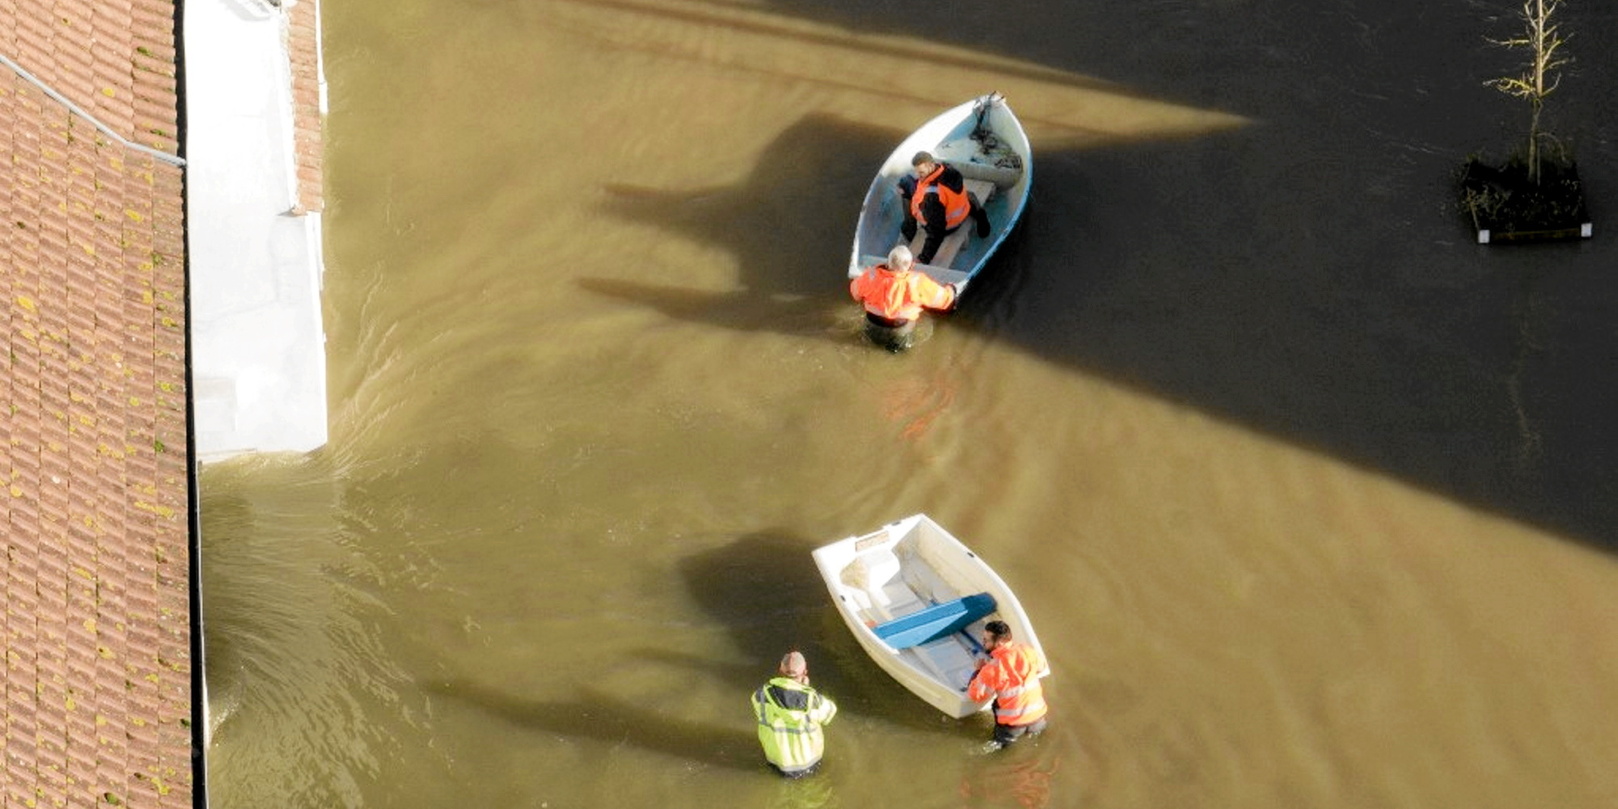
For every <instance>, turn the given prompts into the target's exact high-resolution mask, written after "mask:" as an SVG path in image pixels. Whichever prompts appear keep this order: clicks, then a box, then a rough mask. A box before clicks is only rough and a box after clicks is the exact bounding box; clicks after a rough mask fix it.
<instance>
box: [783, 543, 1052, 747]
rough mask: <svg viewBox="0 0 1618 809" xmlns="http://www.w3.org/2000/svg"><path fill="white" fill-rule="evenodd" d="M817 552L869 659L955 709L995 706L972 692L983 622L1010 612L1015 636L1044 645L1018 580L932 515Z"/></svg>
mask: <svg viewBox="0 0 1618 809" xmlns="http://www.w3.org/2000/svg"><path fill="white" fill-rule="evenodd" d="M813 556H814V560H815V566H816V567H817V568H819V570H820V575H821V577H822V578H823V579H825V581H826V587H827V588H828V589H829V590H830V591H831V595H832V601H833V602H834V603H835V604H836V606H837V611H838V613H839V614H840V615H841V616H842V618H843V622H844V623H846V624H847V625H848V628H849V631H851V632H853V633H854V637H855V639H856V640H858V641H859V644H860V646H861V647H863V648H864V649H865V651H866V653H867V654H869V655H870V656H871V659H872V660H874V661H876V663H877V665H878V666H881V667H882V669H883V670H884V671H886V672H888V674H890V675H891V676H892V677H893V678H894V679H895V680H898V681H899V683H900V684H901V685H903V686H905V687H906V688H908V689H910V691H911V692H912V693H914V694H915V695H916V696H918V697H921V698H922V699H923V700H926V701H927V703H928V704H930V705H932V706H933V707H935V708H937V709H938V710H940V711H943V712H944V713H945V714H948V715H949V716H952V717H956V718H961V717H965V716H970V715H972V714H974V713H976V712H978V711H981V710H984V709H985V708H987V707H988V703H987V702H976V701H973V700H969V699H967V697H966V687H967V684H968V683H970V682H971V680H972V675H973V673H974V672H976V670H977V666H976V661H977V659H978V658H979V657H980V656H982V655H983V648H982V646H981V645H980V644H979V642H978V637H979V635H981V633H982V631H983V625H984V624H986V623H987V622H989V621H994V620H1000V621H1005V622H1006V624H1007V625H1008V626H1010V627H1011V631H1012V635H1013V637H1015V638H1016V639H1017V640H1019V641H1021V642H1023V643H1027V644H1029V645H1032V646H1035V647H1039V638H1038V636H1036V635H1035V634H1034V628H1033V626H1032V625H1030V624H1029V621H1028V616H1027V615H1026V614H1025V613H1024V612H1023V609H1022V605H1021V604H1020V603H1019V602H1018V601H1017V597H1016V596H1015V595H1014V594H1013V593H1012V592H1011V588H1010V587H1008V586H1006V583H1005V582H1004V581H1003V580H1001V578H1000V576H999V575H998V574H996V573H995V572H994V570H992V569H991V568H990V567H989V566H988V564H987V563H985V562H984V561H983V560H982V559H981V558H979V557H978V555H977V554H975V553H973V552H972V551H971V550H970V549H968V548H967V547H966V546H965V545H963V544H962V543H961V541H960V540H958V539H956V538H955V537H953V536H951V535H950V533H949V532H948V531H945V530H944V529H943V527H941V526H939V525H938V523H936V522H933V521H932V519H930V518H928V517H927V515H925V514H916V515H914V516H910V517H906V518H905V519H902V520H898V521H896V522H892V523H889V524H888V525H885V526H883V527H882V528H881V529H879V530H877V531H875V532H872V533H870V534H865V535H863V536H852V537H848V538H846V539H842V540H839V541H837V542H833V543H831V544H830V545H825V546H823V547H821V548H818V549H816V550H815V551H814V554H813ZM1049 673H1050V672H1049V670H1048V669H1047V670H1046V671H1042V672H1040V676H1041V677H1043V676H1045V675H1046V674H1049Z"/></svg>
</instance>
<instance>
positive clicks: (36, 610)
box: [0, 0, 196, 807]
mask: <svg viewBox="0 0 1618 809" xmlns="http://www.w3.org/2000/svg"><path fill="white" fill-rule="evenodd" d="M174 31H175V3H174V0H134V2H129V1H128V0H0V55H3V56H5V57H7V58H8V59H9V60H11V61H12V62H14V63H15V65H16V66H17V67H20V68H21V69H22V70H24V71H26V72H27V73H29V74H31V75H32V76H33V77H35V78H36V79H37V80H38V82H39V83H40V84H43V85H44V86H45V87H46V88H49V89H50V90H52V91H54V92H55V93H56V94H57V95H59V96H60V98H58V97H56V96H53V95H52V94H50V93H48V92H46V91H45V90H44V89H42V88H41V87H39V86H37V85H36V84H35V83H32V82H30V81H28V80H27V79H26V78H24V77H23V76H22V75H20V74H19V73H18V72H17V71H16V70H14V69H13V67H12V66H11V65H4V66H0V147H4V149H5V150H6V152H8V153H9V160H6V161H5V163H4V164H0V228H3V229H4V231H5V233H4V238H3V239H0V295H3V302H0V306H3V312H4V315H3V316H4V319H5V324H4V334H5V341H6V348H7V355H6V356H5V357H4V358H0V361H3V362H4V363H5V368H6V374H5V376H4V379H3V382H0V434H3V436H4V438H5V442H6V458H5V460H4V461H3V462H0V483H3V485H4V488H5V490H6V493H5V494H4V495H3V499H4V501H5V503H6V508H5V515H4V518H3V521H0V532H3V534H4V538H3V539H0V543H3V545H4V550H5V574H4V576H3V578H0V602H3V615H0V645H3V647H4V658H5V659H4V665H5V682H4V699H3V701H0V712H3V715H0V721H3V724H4V737H3V739H0V760H3V768H4V769H3V774H0V806H41V807H50V806H93V805H94V806H106V805H115V804H116V805H122V806H129V807H180V806H190V805H191V804H192V799H193V794H194V792H195V791H196V790H195V789H194V781H193V770H192V744H193V738H194V735H193V731H192V722H191V716H192V705H193V703H192V659H191V651H190V649H191V630H190V618H191V610H190V601H189V593H190V584H191V582H190V568H189V564H188V563H189V553H188V549H189V544H190V536H191V534H190V517H189V515H190V513H191V506H190V499H189V493H188V492H189V476H188V471H189V468H190V462H189V450H188V444H189V442H188V436H187V421H186V389H185V381H186V377H185V363H186V350H187V349H186V343H185V323H186V312H185V300H186V299H185V241H184V233H183V222H182V216H183V213H184V207H183V201H182V194H183V188H182V182H183V176H184V175H183V173H182V169H181V168H179V167H178V166H176V165H174V164H172V163H170V162H165V161H164V160H162V159H159V158H157V157H154V156H152V155H151V154H148V153H147V152H145V151H142V150H141V149H138V148H134V147H132V146H130V145H129V144H126V143H123V142H120V140H119V138H122V139H123V140H126V141H129V142H132V143H135V144H140V145H143V146H147V147H151V148H152V149H155V150H157V151H158V152H163V153H166V154H169V155H173V154H174V153H175V152H176V150H177V141H176V138H177V136H178V131H179V128H178V119H179V115H178V101H177V99H176V78H175V68H174V64H175V39H174ZM64 102H65V103H64ZM69 105H72V106H69ZM73 107H77V108H78V109H79V110H82V112H83V113H85V114H84V115H81V114H79V113H77V112H74V111H73ZM86 115H88V116H89V117H86ZM91 118H93V119H95V120H96V121H99V122H101V123H102V124H104V125H105V126H106V127H107V128H108V129H109V130H110V131H111V134H109V133H108V132H105V131H102V130H101V129H98V128H97V127H96V126H95V124H94V122H93V121H92V120H90V119H91ZM114 135H116V137H114Z"/></svg>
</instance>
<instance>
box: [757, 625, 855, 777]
mask: <svg viewBox="0 0 1618 809" xmlns="http://www.w3.org/2000/svg"><path fill="white" fill-rule="evenodd" d="M777 670H778V674H777V676H775V677H772V678H770V681H769V682H767V683H765V684H764V685H762V686H760V687H759V689H758V690H757V691H754V692H753V716H754V718H756V719H757V720H758V741H759V744H760V745H761V746H762V747H763V748H764V758H765V760H766V761H768V762H770V766H771V767H774V768H775V770H776V772H779V773H781V774H782V775H784V776H786V777H787V778H802V777H803V776H805V775H809V774H810V773H812V772H814V771H815V768H816V767H818V766H820V759H821V757H822V756H823V755H825V752H826V734H825V732H824V731H823V730H822V729H821V728H822V727H824V726H825V725H826V724H827V723H829V722H831V720H832V717H834V716H836V715H837V704H836V703H834V702H832V701H831V700H830V699H827V698H826V697H825V696H824V695H822V694H821V693H820V692H818V691H816V690H815V689H814V688H812V687H810V685H809V663H808V661H806V660H804V657H803V655H802V654H801V653H799V652H796V651H793V652H787V654H786V656H785V657H782V658H781V665H780V666H779V667H778V669H777Z"/></svg>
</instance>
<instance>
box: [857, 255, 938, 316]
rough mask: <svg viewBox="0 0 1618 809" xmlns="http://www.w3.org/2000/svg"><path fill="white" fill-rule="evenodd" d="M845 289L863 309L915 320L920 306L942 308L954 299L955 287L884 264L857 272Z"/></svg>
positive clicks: (873, 312) (917, 273)
mask: <svg viewBox="0 0 1618 809" xmlns="http://www.w3.org/2000/svg"><path fill="white" fill-rule="evenodd" d="M848 292H849V294H850V295H853V296H854V300H857V301H859V302H860V303H862V304H864V305H865V311H867V312H870V313H871V314H873V315H876V316H878V317H882V318H885V319H887V320H890V321H898V320H915V319H916V318H918V317H921V310H922V309H923V308H927V309H939V310H943V309H948V308H950V306H952V305H954V303H955V288H954V287H951V286H947V285H944V284H940V283H938V282H937V281H934V280H933V279H932V278H929V277H928V276H927V274H926V273H921V272H905V273H897V272H894V271H893V270H892V269H890V268H889V267H888V265H886V264H878V265H876V266H874V267H871V268H870V269H868V270H866V271H865V272H863V273H860V277H858V278H855V279H854V280H853V281H852V282H850V283H849V285H848Z"/></svg>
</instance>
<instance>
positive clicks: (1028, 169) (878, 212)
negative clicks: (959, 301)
mask: <svg viewBox="0 0 1618 809" xmlns="http://www.w3.org/2000/svg"><path fill="white" fill-rule="evenodd" d="M920 151H927V152H931V153H932V155H933V156H934V157H935V158H937V159H939V160H942V161H944V162H946V163H948V164H949V165H951V166H954V167H955V168H956V169H957V170H959V171H960V172H961V176H962V177H963V178H964V179H965V181H966V190H967V191H969V192H971V193H972V194H974V195H976V196H977V198H978V201H979V202H980V203H981V204H982V205H983V207H984V210H985V211H987V212H988V214H989V225H990V231H989V235H988V236H987V237H983V238H979V237H978V236H976V235H975V234H974V233H972V230H973V226H972V223H971V221H970V220H968V222H967V223H966V224H965V225H962V226H961V227H960V228H959V229H958V230H956V231H955V233H953V234H951V235H950V236H949V237H948V238H946V239H945V240H944V244H943V245H942V246H941V247H940V248H939V250H938V253H937V254H936V255H934V256H933V260H932V262H931V263H929V264H917V265H916V268H917V269H918V270H921V271H922V272H925V273H927V274H928V275H929V276H932V278H933V280H936V281H938V282H939V283H943V284H954V285H955V287H956V290H957V292H960V291H964V290H965V288H966V285H967V284H968V283H969V282H970V281H971V280H972V279H973V278H974V277H975V276H976V275H977V274H978V273H979V272H980V271H982V269H983V268H984V266H985V265H986V264H987V263H988V261H989V258H990V257H992V256H993V255H994V253H995V251H996V250H998V249H999V248H1000V245H1001V244H1002V243H1004V242H1005V240H1006V237H1007V236H1009V235H1010V234H1011V231H1012V229H1013V228H1015V227H1016V225H1017V220H1018V219H1020V218H1021V217H1022V212H1023V209H1024V208H1025V207H1026V206H1027V204H1028V189H1029V185H1030V183H1031V181H1032V179H1033V152H1032V151H1031V150H1030V148H1029V145H1028V135H1027V134H1026V133H1024V132H1023V128H1022V123H1021V122H1019V121H1018V120H1017V116H1016V115H1014V114H1013V113H1012V111H1011V107H1010V106H1008V105H1007V104H1006V100H1005V98H1004V97H1003V96H1001V95H1000V94H999V93H990V94H988V95H985V96H981V97H978V98H975V99H972V100H971V101H968V102H966V103H964V104H961V105H959V106H957V107H954V108H953V109H950V110H948V111H947V112H944V113H943V114H941V115H939V116H938V117H936V118H934V119H932V120H931V121H928V122H927V123H926V124H923V125H922V127H921V128H920V129H917V130H916V131H915V132H914V133H912V134H911V135H910V136H909V137H907V138H905V139H904V141H903V142H902V143H900V144H899V146H898V148H896V149H894V150H893V153H892V154H890V155H889V156H888V159H887V160H886V161H885V162H883V164H882V167H881V169H879V170H878V171H877V174H876V179H875V180H874V181H873V182H872V183H871V188H870V190H869V191H867V192H866V194H865V203H864V205H863V206H861V208H860V219H859V224H858V226H857V227H856V228H855V232H854V250H853V254H852V255H851V256H850V258H849V263H848V277H849V278H855V277H857V276H859V274H860V273H862V272H864V271H865V269H866V268H867V267H870V266H871V265H873V264H878V263H881V262H883V261H885V260H887V256H888V251H890V250H892V249H893V248H894V247H895V246H897V245H899V244H901V243H905V242H904V241H903V239H902V237H901V236H900V233H899V228H900V225H901V224H903V222H904V213H905V203H904V199H903V198H902V197H900V196H899V193H898V185H899V179H900V178H902V177H904V176H906V175H907V174H909V173H910V172H911V165H910V160H911V158H912V157H914V156H915V154H916V153H917V152H920ZM926 238H927V237H926V233H925V231H919V232H918V233H917V234H916V237H915V238H914V239H912V240H911V241H910V242H908V244H909V246H910V251H911V252H912V253H915V254H917V255H919V254H920V253H921V248H922V245H923V243H925V241H926Z"/></svg>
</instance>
